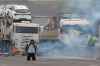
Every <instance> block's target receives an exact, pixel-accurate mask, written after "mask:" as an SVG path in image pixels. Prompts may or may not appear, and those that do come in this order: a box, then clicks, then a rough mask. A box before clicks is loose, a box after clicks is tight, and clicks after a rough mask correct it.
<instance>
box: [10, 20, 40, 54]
mask: <svg viewBox="0 0 100 66" xmlns="http://www.w3.org/2000/svg"><path fill="white" fill-rule="evenodd" d="M12 28H13V31H12V33H11V40H12V44H13V45H14V46H15V48H17V49H18V51H19V52H23V51H24V49H25V46H26V44H29V42H30V40H35V41H36V42H37V43H38V42H39V24H34V23H30V22H26V21H25V22H24V23H23V22H22V23H13V27H12Z"/></svg>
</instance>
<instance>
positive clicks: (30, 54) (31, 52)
mask: <svg viewBox="0 0 100 66" xmlns="http://www.w3.org/2000/svg"><path fill="white" fill-rule="evenodd" d="M31 59H32V60H33V61H34V60H36V44H35V41H34V40H31V41H30V43H29V45H27V61H30V60H31Z"/></svg>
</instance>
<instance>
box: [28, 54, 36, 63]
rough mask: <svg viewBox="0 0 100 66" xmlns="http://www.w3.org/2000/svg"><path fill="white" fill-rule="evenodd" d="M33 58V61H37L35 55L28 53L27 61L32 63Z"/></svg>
mask: <svg viewBox="0 0 100 66" xmlns="http://www.w3.org/2000/svg"><path fill="white" fill-rule="evenodd" d="M31 58H32V60H33V61H34V60H36V57H35V54H34V53H28V55H27V61H30V60H31Z"/></svg>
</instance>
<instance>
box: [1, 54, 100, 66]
mask: <svg viewBox="0 0 100 66" xmlns="http://www.w3.org/2000/svg"><path fill="white" fill-rule="evenodd" d="M0 66H100V61H99V60H75V59H70V60H69V59H47V58H38V59H37V61H26V60H25V57H22V56H13V57H12V56H10V57H0Z"/></svg>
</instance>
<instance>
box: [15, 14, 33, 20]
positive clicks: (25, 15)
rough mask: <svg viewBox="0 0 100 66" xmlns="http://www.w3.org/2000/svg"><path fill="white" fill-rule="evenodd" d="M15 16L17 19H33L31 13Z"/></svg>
mask: <svg viewBox="0 0 100 66" xmlns="http://www.w3.org/2000/svg"><path fill="white" fill-rule="evenodd" d="M15 17H16V19H21V18H25V19H29V20H31V15H28V14H16V15H15Z"/></svg>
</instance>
